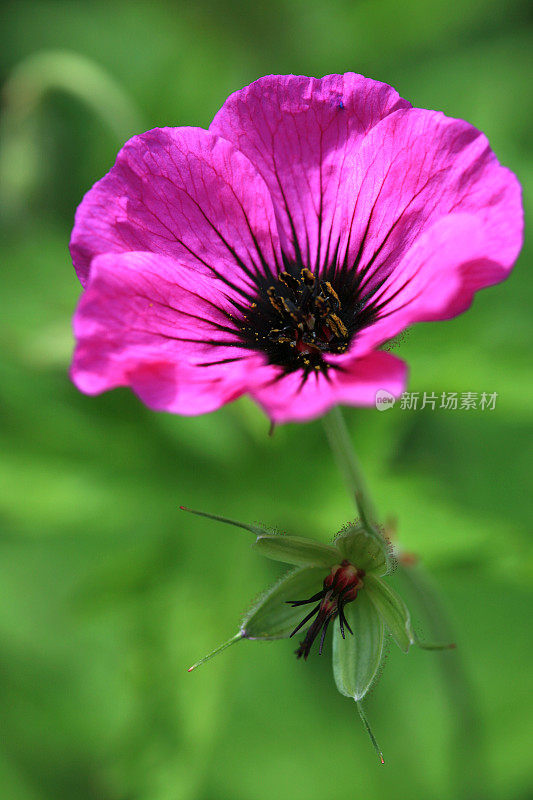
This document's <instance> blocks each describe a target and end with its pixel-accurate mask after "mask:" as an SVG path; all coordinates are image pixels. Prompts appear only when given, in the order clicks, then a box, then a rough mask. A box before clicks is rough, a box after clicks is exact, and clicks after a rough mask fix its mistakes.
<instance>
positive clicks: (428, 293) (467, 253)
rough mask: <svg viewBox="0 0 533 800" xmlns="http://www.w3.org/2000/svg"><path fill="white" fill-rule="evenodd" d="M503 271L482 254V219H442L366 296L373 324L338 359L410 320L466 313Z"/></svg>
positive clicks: (383, 337)
mask: <svg viewBox="0 0 533 800" xmlns="http://www.w3.org/2000/svg"><path fill="white" fill-rule="evenodd" d="M506 275H507V270H506V269H505V268H504V267H502V265H501V264H499V263H498V262H497V261H496V260H491V259H490V258H489V257H488V256H487V247H486V233H485V229H484V226H483V223H482V221H480V220H479V219H478V218H477V217H475V216H474V215H472V214H450V215H449V216H447V217H443V218H442V219H440V220H439V221H438V222H436V223H435V224H434V225H433V226H431V227H430V228H429V230H427V231H425V232H424V233H422V234H421V236H420V237H419V239H418V240H417V241H416V242H415V244H414V245H413V246H412V247H411V249H410V250H408V251H407V253H406V254H405V255H404V257H403V258H402V260H401V262H400V264H399V265H398V266H397V267H396V268H395V270H394V271H393V272H392V273H391V274H390V275H389V277H388V278H387V279H386V281H385V282H384V284H383V285H382V287H381V288H380V289H379V290H378V291H377V292H376V294H375V295H374V296H373V298H372V300H373V302H374V303H375V304H376V306H377V307H378V308H379V309H380V311H379V317H378V320H377V321H376V322H374V323H373V324H372V325H370V326H369V327H367V328H364V329H363V330H361V331H360V332H359V333H358V334H357V336H356V338H355V341H354V342H353V344H352V346H351V348H350V351H349V354H346V355H345V356H341V357H331V358H330V359H328V360H330V361H331V362H333V363H334V362H335V361H336V362H337V363H343V361H344V359H349V358H351V357H352V356H353V355H358V356H360V355H363V354H364V353H367V352H369V351H370V350H372V349H374V348H376V347H378V346H379V345H380V344H382V343H383V342H385V341H387V340H388V339H392V338H393V337H394V336H396V335H397V334H398V333H399V332H400V331H402V330H404V328H406V327H408V326H410V325H412V324H413V323H415V322H428V321H430V320H437V319H450V318H451V317H454V316H456V315H457V314H460V313H462V312H463V311H466V309H467V308H468V307H469V306H470V305H471V303H472V300H473V297H474V293H475V292H476V291H477V290H478V289H480V288H482V287H485V286H488V285H490V284H492V283H497V282H498V281H501V280H503V278H504V277H506Z"/></svg>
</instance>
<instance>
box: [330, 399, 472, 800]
mask: <svg viewBox="0 0 533 800" xmlns="http://www.w3.org/2000/svg"><path fill="white" fill-rule="evenodd" d="M323 423H324V427H325V430H326V436H327V439H328V442H329V445H330V447H331V450H332V452H333V457H334V459H335V461H336V462H337V466H338V468H339V470H340V472H341V474H342V476H343V478H344V481H345V484H346V487H347V489H348V492H349V494H350V495H351V496H352V497H353V498H354V499H355V504H356V507H357V511H358V513H359V515H360V517H361V523H362V524H363V525H364V527H365V528H366V529H367V530H368V531H369V532H370V533H372V534H373V535H374V536H376V537H378V538H380V539H381V541H382V542H384V544H385V546H386V547H387V549H390V545H389V543H388V542H387V541H386V539H385V536H384V534H383V532H382V531H381V530H380V528H379V526H378V524H377V516H376V510H375V507H374V505H373V503H372V500H371V498H370V495H369V493H368V489H367V486H366V483H365V480H364V477H363V473H362V470H361V467H360V464H359V461H358V459H357V456H356V454H355V452H354V449H353V446H352V442H351V439H350V434H349V431H348V428H347V426H346V422H345V420H344V416H343V414H342V411H341V410H340V408H339V407H335V408H333V409H332V410H331V411H330V412H329V413H328V414H326V415H325V416H324V417H323ZM395 550H396V555H397V557H398V564H397V572H398V575H399V577H400V580H401V582H402V584H403V585H404V587H405V589H406V592H407V593H408V594H409V595H410V597H411V599H412V601H413V605H414V606H415V607H416V608H418V609H419V611H420V612H421V616H422V617H423V618H424V619H425V621H426V623H427V625H428V628H429V632H430V637H431V638H432V639H434V640H435V641H443V642H452V641H454V640H455V638H456V637H455V634H454V630H453V626H452V624H451V622H450V620H449V619H448V616H447V613H446V609H445V607H444V605H443V603H442V602H441V600H440V597H439V594H438V591H437V590H436V589H435V588H434V587H433V586H432V584H431V581H430V579H429V577H428V576H426V575H425V573H424V571H423V570H422V569H421V568H420V567H419V566H412V565H411V564H409V563H408V561H407V560H405V563H404V562H403V560H402V557H401V552H398V548H397V547H395ZM437 658H438V659H439V666H440V670H441V677H442V684H443V688H444V691H445V693H446V697H447V703H448V704H449V707H450V708H449V711H450V714H451V719H452V720H453V726H454V732H453V736H452V739H453V750H452V751H451V752H450V758H449V765H450V772H451V773H452V774H451V778H452V780H454V783H455V791H456V797H463V798H467V799H468V800H474V799H475V798H481V797H486V796H487V792H486V783H487V782H488V781H487V780H486V776H487V766H486V764H485V761H486V759H485V757H484V752H483V743H482V741H481V739H480V732H481V730H482V723H481V720H480V718H479V714H478V712H477V709H476V704H475V702H474V701H473V689H472V685H471V681H470V679H469V676H468V675H467V673H466V671H465V669H464V666H463V664H462V661H461V658H460V655H459V654H458V653H457V651H455V652H454V653H453V655H450V653H449V652H446V651H441V652H438V653H437ZM464 758H468V761H469V763H470V770H469V771H468V775H469V778H470V782H469V783H467V782H466V781H465V770H464V769H463V765H462V760H463V759H464Z"/></svg>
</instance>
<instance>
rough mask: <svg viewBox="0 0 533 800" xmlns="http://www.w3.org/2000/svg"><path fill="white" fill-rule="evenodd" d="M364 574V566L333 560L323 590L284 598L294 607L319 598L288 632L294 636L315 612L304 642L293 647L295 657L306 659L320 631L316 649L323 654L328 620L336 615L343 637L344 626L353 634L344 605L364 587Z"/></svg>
mask: <svg viewBox="0 0 533 800" xmlns="http://www.w3.org/2000/svg"><path fill="white" fill-rule="evenodd" d="M364 574H365V571H364V570H362V569H357V567H354V565H353V564H350V562H349V561H343V562H342V563H341V564H335V566H334V567H332V568H331V572H330V574H329V575H328V576H327V577H326V578H325V580H324V586H323V589H322V591H320V592H318V593H317V594H315V595H313V596H312V597H310V598H309V599H308V600H288V601H287V602H288V603H290V604H291V605H292V607H293V608H294V607H296V606H304V605H307V604H308V603H314V602H316V601H317V600H319V601H320V602H319V603H318V605H317V606H316V607H315V608H314V609H313V610H312V611H311V612H310V613H309V614H308V615H307V616H306V617H304V619H303V620H302V621H301V622H300V623H299V624H298V625H297V626H296V628H295V629H294V630H293V632H292V633H291V636H294V634H295V633H297V632H298V631H299V630H300V628H302V627H303V626H304V625H305V624H306V622H309V620H310V619H311V618H312V617H314V616H315V614H316V617H315V619H314V620H313V622H312V624H311V626H310V628H309V630H308V631H307V633H306V635H305V638H304V640H303V642H302V643H301V644H300V646H299V648H298V649H297V650H296V656H297V658H301V657H302V656H303V657H304V659H307V656H308V655H309V653H310V651H311V647H312V645H313V642H314V641H315V639H316V637H317V636H318V634H319V633H320V631H322V636H321V637H320V646H319V650H318V652H319V655H321V654H322V646H323V644H324V639H325V637H326V631H327V629H328V625H329V623H330V621H331V620H332V619H334V618H335V617H337V616H338V618H339V627H340V631H341V635H342V638H343V639H344V638H345V634H344V629H345V628H347V629H348V631H349V632H350V633H351V634H353V631H352V629H351V628H350V626H349V624H348V621H347V619H346V617H345V615H344V606H345V605H346V603H350V602H352V600H355V598H356V597H357V592H358V591H359V589H361V588H362V587H363V581H362V578H363V577H364Z"/></svg>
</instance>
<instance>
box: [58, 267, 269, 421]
mask: <svg viewBox="0 0 533 800" xmlns="http://www.w3.org/2000/svg"><path fill="white" fill-rule="evenodd" d="M216 284H217V282H216V281H215V280H214V279H212V278H208V277H206V276H203V275H201V274H200V273H198V272H196V271H195V270H191V269H189V268H188V267H186V266H183V265H181V264H179V262H177V261H175V260H174V259H172V258H169V257H166V256H157V255H154V254H153V253H123V254H107V255H104V256H98V257H96V258H95V259H94V260H93V262H92V265H91V277H90V280H89V283H88V285H87V289H86V291H85V292H84V293H83V295H82V297H81V299H80V303H79V306H78V309H77V311H76V314H75V317H74V333H75V336H76V339H77V342H78V344H77V347H76V350H75V353H74V361H73V365H72V370H71V376H72V380H73V381H74V383H75V384H76V386H77V387H78V388H79V389H80V390H81V391H83V392H86V393H87V394H98V393H100V392H103V391H105V390H107V389H111V388H114V387H116V386H131V387H132V388H133V390H134V391H136V392H137V394H139V396H140V397H141V398H142V400H143V401H144V402H145V403H146V404H147V405H149V406H150V407H151V408H156V409H164V410H166V411H173V412H175V413H180V414H200V413H204V412H205V411H211V410H213V409H214V408H218V407H219V406H221V405H222V404H223V403H226V402H229V401H230V400H234V399H235V398H236V397H238V396H239V395H240V394H242V393H243V391H245V385H247V381H248V380H249V374H250V369H251V368H253V366H254V365H257V367H261V366H262V364H263V359H262V358H261V356H260V355H259V354H258V353H255V352H251V351H249V350H245V349H243V348H237V347H234V346H233V343H234V342H235V341H237V336H236V334H235V333H233V332H232V331H233V329H234V325H233V323H232V321H231V319H228V317H227V315H226V313H225V311H226V312H227V313H228V314H231V312H232V310H233V306H232V304H231V302H230V301H229V300H228V297H227V296H226V295H225V294H224V292H223V291H221V290H220V289H219V288H218V287H217V285H216ZM213 342H221V343H222V344H214V343H213ZM228 358H229V359H231V360H230V361H228V362H227V363H225V362H226V359H228ZM212 362H216V363H214V364H212ZM218 362H223V363H218ZM203 364H209V365H211V364H212V365H211V366H201V365H203Z"/></svg>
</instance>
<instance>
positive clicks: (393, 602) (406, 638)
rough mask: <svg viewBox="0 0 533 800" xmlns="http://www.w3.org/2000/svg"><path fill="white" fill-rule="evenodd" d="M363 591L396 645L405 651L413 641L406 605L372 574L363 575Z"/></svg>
mask: <svg viewBox="0 0 533 800" xmlns="http://www.w3.org/2000/svg"><path fill="white" fill-rule="evenodd" d="M363 583H364V589H363V591H364V592H365V593H367V594H368V596H369V598H370V600H371V601H372V603H373V605H374V607H375V609H376V611H377V612H378V614H379V615H380V616H381V618H382V620H383V622H384V623H385V625H386V627H387V629H388V631H389V633H390V634H391V636H392V638H393V639H394V641H395V642H396V644H397V645H398V647H399V648H400V649H401V650H403V651H404V653H407V651H408V650H409V646H410V645H411V644H413V642H414V636H413V633H412V631H411V619H410V616H409V611H408V609H407V606H406V605H405V603H404V602H403V600H402V598H401V597H400V596H399V595H398V594H396V592H395V591H394V590H393V589H391V587H390V586H388V585H387V584H386V583H384V581H382V580H380V579H379V578H376V577H375V576H374V575H365V577H364V578H363Z"/></svg>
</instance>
